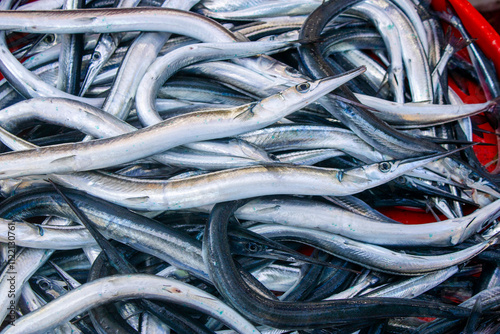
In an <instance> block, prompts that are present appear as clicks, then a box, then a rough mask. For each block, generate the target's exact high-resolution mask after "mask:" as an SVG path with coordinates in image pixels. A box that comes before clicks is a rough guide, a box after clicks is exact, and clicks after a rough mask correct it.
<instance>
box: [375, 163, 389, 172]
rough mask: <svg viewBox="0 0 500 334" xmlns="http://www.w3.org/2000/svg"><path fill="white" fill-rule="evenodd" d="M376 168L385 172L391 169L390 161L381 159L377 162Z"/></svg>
mask: <svg viewBox="0 0 500 334" xmlns="http://www.w3.org/2000/svg"><path fill="white" fill-rule="evenodd" d="M378 170H379V171H381V172H382V173H387V172H389V171H390V170H391V163H390V162H387V161H383V162H381V163H379V164H378Z"/></svg>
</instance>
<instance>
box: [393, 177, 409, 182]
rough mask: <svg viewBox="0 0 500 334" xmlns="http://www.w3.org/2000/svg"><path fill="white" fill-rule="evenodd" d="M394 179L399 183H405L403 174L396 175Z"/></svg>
mask: <svg viewBox="0 0 500 334" xmlns="http://www.w3.org/2000/svg"><path fill="white" fill-rule="evenodd" d="M394 181H396V182H397V183H400V184H405V183H406V178H405V177H404V176H398V177H397V178H396V179H395V180H394Z"/></svg>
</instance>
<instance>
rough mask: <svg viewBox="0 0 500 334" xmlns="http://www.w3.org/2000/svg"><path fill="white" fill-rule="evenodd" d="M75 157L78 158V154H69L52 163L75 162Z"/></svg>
mask: <svg viewBox="0 0 500 334" xmlns="http://www.w3.org/2000/svg"><path fill="white" fill-rule="evenodd" d="M75 159H76V155H75V154H73V155H68V156H66V157H63V158H58V159H54V160H52V161H51V162H50V163H51V164H66V163H72V162H74V161H75Z"/></svg>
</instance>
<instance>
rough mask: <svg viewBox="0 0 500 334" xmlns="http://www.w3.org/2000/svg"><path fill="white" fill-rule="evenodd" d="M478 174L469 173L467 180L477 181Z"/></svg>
mask: <svg viewBox="0 0 500 334" xmlns="http://www.w3.org/2000/svg"><path fill="white" fill-rule="evenodd" d="M479 179H480V178H479V175H477V173H474V172H472V173H470V174H469V180H471V181H472V182H478V181H479Z"/></svg>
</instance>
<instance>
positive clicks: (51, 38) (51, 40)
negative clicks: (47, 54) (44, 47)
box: [43, 34, 56, 44]
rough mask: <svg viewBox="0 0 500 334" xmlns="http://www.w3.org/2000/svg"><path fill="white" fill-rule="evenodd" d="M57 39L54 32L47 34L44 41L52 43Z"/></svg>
mask: <svg viewBox="0 0 500 334" xmlns="http://www.w3.org/2000/svg"><path fill="white" fill-rule="evenodd" d="M55 40H56V37H55V36H54V35H52V34H47V36H45V38H44V39H43V41H44V42H45V43H47V44H52V43H54V41H55Z"/></svg>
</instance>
